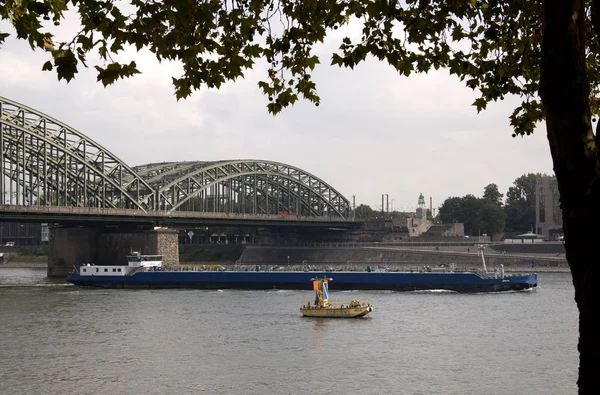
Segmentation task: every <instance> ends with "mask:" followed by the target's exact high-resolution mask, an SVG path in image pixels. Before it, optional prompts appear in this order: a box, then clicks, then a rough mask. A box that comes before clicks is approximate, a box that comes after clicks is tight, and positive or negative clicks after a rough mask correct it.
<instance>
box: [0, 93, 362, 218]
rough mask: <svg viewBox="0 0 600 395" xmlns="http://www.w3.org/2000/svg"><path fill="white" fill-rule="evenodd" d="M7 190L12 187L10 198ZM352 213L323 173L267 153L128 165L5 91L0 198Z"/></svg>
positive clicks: (0, 106) (147, 207) (0, 110)
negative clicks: (277, 159) (242, 157)
mask: <svg viewBox="0 0 600 395" xmlns="http://www.w3.org/2000/svg"><path fill="white" fill-rule="evenodd" d="M5 195H9V196H8V198H6V197H5ZM5 203H8V204H17V205H23V204H37V205H48V206H70V207H95V208H114V209H119V208H129V209H138V210H140V209H141V210H143V211H153V210H165V211H169V212H173V211H176V210H177V211H205V212H211V211H212V212H222V213H248V214H280V215H290V214H293V215H301V216H314V217H338V218H340V217H341V218H347V217H348V214H349V212H350V203H349V201H348V199H346V198H345V197H344V196H342V194H340V193H339V192H338V191H337V190H335V189H334V188H332V187H331V186H330V185H329V184H327V183H326V182H324V181H323V180H321V179H320V178H318V177H316V176H314V175H312V174H310V173H308V172H306V171H304V170H302V169H299V168H297V167H294V166H290V165H287V164H284V163H280V162H273V161H266V160H223V161H213V162H202V161H191V162H163V163H151V164H147V165H141V166H136V167H129V166H127V164H125V163H124V162H123V161H122V160H120V159H119V158H117V157H116V156H115V155H113V154H112V153H111V152H110V151H108V150H107V149H106V148H104V147H102V146H101V145H100V144H98V143H96V142H95V141H93V140H91V139H89V138H88V137H86V136H85V135H83V134H82V133H80V132H78V131H77V130H75V129H73V128H71V127H69V126H67V125H65V124H63V123H61V122H59V121H57V120H56V119H53V118H51V117H49V116H47V115H45V114H42V113H40V112H39V111H36V110H33V109H31V108H29V107H27V106H24V105H22V104H19V103H17V102H14V101H12V100H9V99H6V98H4V97H1V96H0V204H5Z"/></svg>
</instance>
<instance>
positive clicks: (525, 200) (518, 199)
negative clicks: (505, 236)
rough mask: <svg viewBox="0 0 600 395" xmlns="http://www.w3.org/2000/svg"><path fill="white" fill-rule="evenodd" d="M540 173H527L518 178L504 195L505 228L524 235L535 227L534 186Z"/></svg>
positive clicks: (540, 175)
mask: <svg viewBox="0 0 600 395" xmlns="http://www.w3.org/2000/svg"><path fill="white" fill-rule="evenodd" d="M542 176H543V175H542V174H541V173H527V174H524V175H522V176H520V177H518V178H517V179H516V180H515V181H514V183H513V186H511V187H510V188H508V192H507V193H506V205H505V206H504V212H505V213H506V228H507V230H509V231H511V232H518V233H524V232H528V231H531V230H534V229H532V228H533V227H535V185H536V180H537V179H538V178H539V177H542Z"/></svg>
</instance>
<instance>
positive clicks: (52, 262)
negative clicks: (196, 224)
mask: <svg viewBox="0 0 600 395" xmlns="http://www.w3.org/2000/svg"><path fill="white" fill-rule="evenodd" d="M177 235H178V233H177V231H176V230H173V229H163V228H161V229H154V230H122V229H116V230H114V229H106V228H51V229H50V237H49V246H48V247H49V248H48V272H47V273H48V277H65V276H66V275H67V274H68V273H70V272H72V271H73V270H74V269H75V264H76V263H77V262H80V263H94V264H96V265H126V264H127V259H126V256H127V255H128V254H130V253H131V252H132V251H139V252H141V253H142V254H146V255H162V256H163V266H165V267H170V266H174V265H177V264H179V244H178V239H177Z"/></svg>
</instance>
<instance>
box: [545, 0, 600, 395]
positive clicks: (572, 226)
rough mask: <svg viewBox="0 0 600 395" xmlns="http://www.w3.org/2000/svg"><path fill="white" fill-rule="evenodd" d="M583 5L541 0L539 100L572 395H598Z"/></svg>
mask: <svg viewBox="0 0 600 395" xmlns="http://www.w3.org/2000/svg"><path fill="white" fill-rule="evenodd" d="M584 5H585V0H555V1H552V0H545V1H544V15H543V29H542V60H541V76H540V95H541V97H542V103H543V106H544V113H545V116H546V128H547V133H548V141H549V143H550V150H551V153H552V159H553V162H554V172H555V173H556V178H557V181H558V187H559V191H560V197H561V207H562V213H563V227H564V235H565V249H566V252H567V255H566V256H567V261H568V262H569V266H570V268H571V274H572V276H573V285H574V286H575V301H576V303H577V307H578V309H579V345H578V350H579V379H578V381H577V384H578V386H579V394H599V393H600V379H599V378H597V377H596V376H597V374H598V370H597V366H599V365H600V336H599V334H600V325H599V324H598V321H597V320H595V319H594V315H595V314H594V313H595V312H597V311H598V308H599V307H600V301H599V297H598V296H599V294H600V292H599V291H600V284H598V283H596V281H600V276H599V275H598V273H597V272H598V270H599V267H600V248H599V247H600V246H599V245H598V244H599V243H600V227H598V224H599V223H600V210H599V209H598V207H599V205H600V182H599V179H598V176H599V174H600V172H599V161H598V150H597V146H596V142H595V139H594V133H593V130H592V125H591V116H590V107H589V86H588V80H587V77H586V64H585V43H586V41H585V40H586V38H585V33H584V32H585V29H584V28H585V14H584Z"/></svg>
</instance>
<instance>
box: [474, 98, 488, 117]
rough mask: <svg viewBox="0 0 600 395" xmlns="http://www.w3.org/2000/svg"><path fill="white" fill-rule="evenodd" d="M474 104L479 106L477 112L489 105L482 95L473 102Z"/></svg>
mask: <svg viewBox="0 0 600 395" xmlns="http://www.w3.org/2000/svg"><path fill="white" fill-rule="evenodd" d="M472 106H475V107H477V113H480V112H481V110H485V108H486V107H487V101H485V99H483V98H481V97H480V98H478V99H477V100H475V101H474V102H473V104H472Z"/></svg>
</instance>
